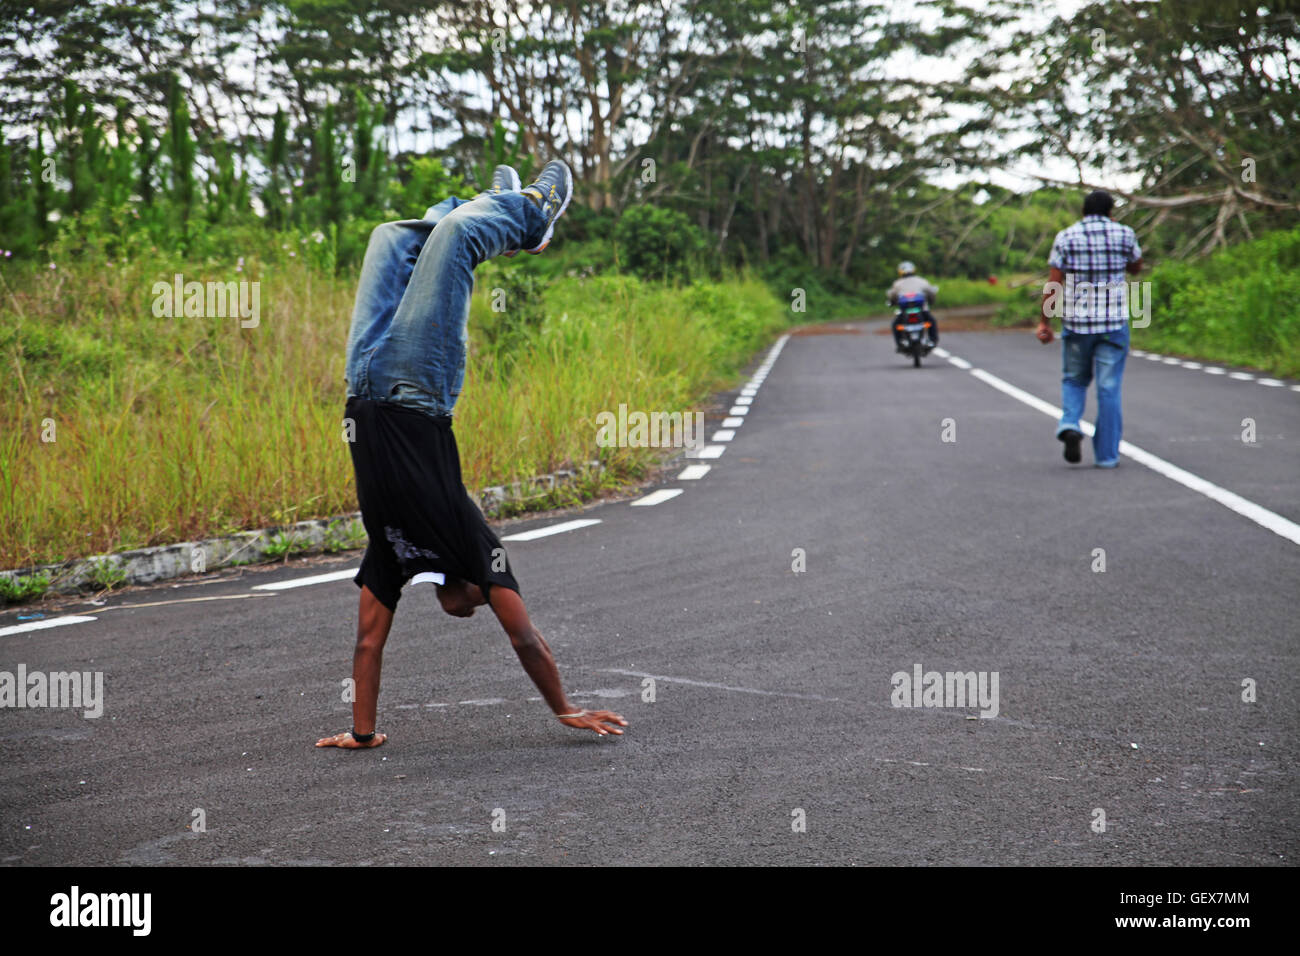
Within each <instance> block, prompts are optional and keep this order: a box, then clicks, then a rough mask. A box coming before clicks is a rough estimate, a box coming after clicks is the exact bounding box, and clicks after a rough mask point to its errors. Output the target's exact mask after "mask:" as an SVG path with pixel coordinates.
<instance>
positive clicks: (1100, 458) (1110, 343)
mask: <svg viewBox="0 0 1300 956" xmlns="http://www.w3.org/2000/svg"><path fill="white" fill-rule="evenodd" d="M1128 340H1129V330H1128V326H1127V325H1125V326H1124V327H1123V328H1120V329H1116V330H1114V331H1111V332H1092V333H1080V332H1071V331H1069V330H1068V329H1067V330H1065V331H1063V332H1062V333H1061V356H1062V373H1063V374H1062V379H1061V421H1060V423H1059V425H1058V426H1057V428H1056V434H1057V436H1058V437H1059V436H1060V435H1061V433H1062V432H1066V431H1081V429H1080V428H1079V418H1080V417H1081V416H1082V415H1083V410H1084V405H1085V403H1086V402H1087V399H1088V386H1089V385H1090V384H1091V383H1092V381H1093V378H1094V377H1095V378H1096V380H1097V428H1096V432H1095V433H1094V434H1093V436H1092V452H1093V459H1094V461H1095V462H1096V464H1097V465H1098V466H1099V467H1101V468H1114V467H1115V466H1116V465H1117V464H1119V442H1120V437H1121V434H1122V432H1123V429H1124V419H1123V416H1122V415H1121V413H1120V384H1121V382H1122V381H1123V378H1124V360H1125V358H1127V356H1128Z"/></svg>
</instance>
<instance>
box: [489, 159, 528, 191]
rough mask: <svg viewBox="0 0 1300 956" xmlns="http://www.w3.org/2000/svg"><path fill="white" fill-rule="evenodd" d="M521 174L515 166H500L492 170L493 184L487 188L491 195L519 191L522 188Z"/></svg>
mask: <svg viewBox="0 0 1300 956" xmlns="http://www.w3.org/2000/svg"><path fill="white" fill-rule="evenodd" d="M520 185H521V184H520V182H519V174H518V173H517V172H515V168H514V167H513V166H498V167H497V168H496V169H494V170H493V171H492V185H491V186H489V187H488V188H487V190H486V193H487V194H488V195H489V196H492V195H496V194H497V193H517V192H519V188H520Z"/></svg>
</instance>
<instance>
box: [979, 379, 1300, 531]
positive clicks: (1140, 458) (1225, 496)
mask: <svg viewBox="0 0 1300 956" xmlns="http://www.w3.org/2000/svg"><path fill="white" fill-rule="evenodd" d="M971 374H972V375H974V376H975V377H976V378H978V379H979V380H980V381H981V382H984V383H985V384H986V385H992V386H993V387H994V388H996V389H997V390H998V391H999V392H1003V393H1005V394H1007V395H1010V396H1011V397H1012V398H1014V399H1017V400H1018V401H1021V402H1024V403H1025V404H1026V405H1028V406H1029V407H1030V408H1035V409H1037V410H1038V411H1040V412H1042V413H1043V414H1044V415H1050V416H1051V417H1052V418H1058V419H1059V418H1060V417H1061V410H1060V409H1059V408H1057V407H1056V406H1055V405H1052V404H1051V403H1049V402H1045V401H1043V400H1042V399H1041V398H1038V397H1037V396H1036V395H1030V394H1029V393H1028V392H1026V391H1024V390H1023V389H1019V388H1016V386H1014V385H1012V384H1011V383H1010V382H1006V381H1004V380H1002V379H1000V378H998V377H997V376H996V375H993V374H991V373H989V372H986V371H984V370H983V369H982V368H976V369H971ZM1079 427H1080V429H1081V430H1082V431H1083V433H1084V434H1085V435H1092V434H1093V433H1094V432H1095V431H1096V429H1095V428H1093V425H1092V423H1091V422H1086V421H1082V420H1081V421H1080V422H1079ZM1119 453H1120V454H1121V455H1127V456H1128V457H1129V458H1132V459H1133V460H1134V461H1136V462H1137V463H1138V464H1140V465H1145V466H1146V467H1148V468H1150V469H1151V470H1152V471H1154V472H1156V473H1157V474H1160V475H1164V476H1165V477H1166V478H1168V479H1169V480H1170V481H1175V482H1177V483H1178V484H1180V485H1182V486H1183V487H1184V488H1187V489H1189V490H1191V491H1195V492H1197V493H1198V494H1202V495H1205V497H1207V498H1209V499H1210V500H1211V501H1217V502H1218V503H1219V504H1221V505H1223V506H1224V507H1225V508H1228V509H1229V510H1231V511H1235V512H1236V513H1237V514H1239V515H1241V516H1242V517H1243V518H1249V519H1250V520H1251V521H1253V522H1255V523H1256V524H1257V525H1260V526H1261V527H1263V528H1267V529H1268V530H1269V531H1272V532H1273V533H1274V534H1276V535H1279V536H1280V537H1283V538H1286V539H1287V540H1288V541H1290V542H1291V543H1292V544H1300V524H1296V523H1295V522H1294V521H1291V520H1289V519H1287V518H1284V517H1282V516H1281V515H1280V514H1276V513H1274V512H1272V511H1269V510H1268V509H1267V508H1264V507H1262V506H1260V505H1257V504H1255V503H1254V502H1253V501H1249V500H1247V499H1245V498H1243V497H1241V495H1238V494H1236V493H1235V492H1231V491H1229V490H1228V489H1226V488H1221V487H1219V486H1218V485H1216V484H1214V483H1213V482H1210V481H1206V480H1205V479H1204V478H1201V477H1200V476H1199V475H1194V474H1192V473H1191V472H1190V471H1185V470H1184V469H1182V468H1179V467H1178V466H1177V465H1174V464H1171V463H1169V462H1167V461H1165V460H1164V459H1163V458H1160V457H1158V456H1156V455H1153V454H1151V453H1150V452H1149V451H1146V450H1144V449H1142V448H1139V447H1137V446H1136V445H1134V444H1131V443H1130V442H1126V441H1121V442H1120V443H1119Z"/></svg>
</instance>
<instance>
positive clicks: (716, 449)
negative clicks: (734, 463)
mask: <svg viewBox="0 0 1300 956" xmlns="http://www.w3.org/2000/svg"><path fill="white" fill-rule="evenodd" d="M726 450H727V446H726V445H705V446H704V447H703V448H700V449H697V450H696V451H694V452H693V453H688V455H687V457H689V458H721V457H722V453H723V452H724V451H726Z"/></svg>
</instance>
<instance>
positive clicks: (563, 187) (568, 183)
mask: <svg viewBox="0 0 1300 956" xmlns="http://www.w3.org/2000/svg"><path fill="white" fill-rule="evenodd" d="M520 192H522V193H523V194H524V195H525V196H528V197H530V198H532V199H534V200H536V202H537V205H538V206H540V207H541V210H542V215H544V216H545V217H546V232H545V233H544V234H543V235H542V241H541V242H539V243H538V244H537V245H536V246H534V247H533V248H531V249H529V250H528V251H529V252H531V253H533V255H536V254H537V253H539V252H541V251H542V250H543V249H545V248H546V247H547V246H548V245H549V244H550V242H551V236H552V235H554V234H555V220H557V219H559V218H560V216H562V215H563V214H564V210H565V209H567V208H568V206H569V200H570V199H572V198H573V173H572V172H570V171H569V167H568V166H567V165H566V164H565V163H563V162H561V161H560V160H558V159H553V160H551V161H550V162H549V163H547V164H546V166H545V167H544V168H543V169H542V172H541V175H540V176H538V177H537V180H536V181H535V182H533V183H531V184H529V185H528V186H525V187H524V188H523V189H521V190H520Z"/></svg>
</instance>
